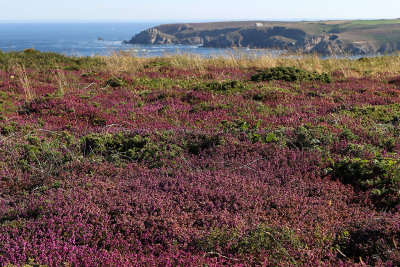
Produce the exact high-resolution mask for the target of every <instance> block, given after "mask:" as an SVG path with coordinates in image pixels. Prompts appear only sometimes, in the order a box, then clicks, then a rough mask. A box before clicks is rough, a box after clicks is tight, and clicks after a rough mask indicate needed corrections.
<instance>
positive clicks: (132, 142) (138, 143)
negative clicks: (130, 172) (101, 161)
mask: <svg viewBox="0 0 400 267" xmlns="http://www.w3.org/2000/svg"><path fill="white" fill-rule="evenodd" d="M81 144H82V146H81V149H82V152H83V154H84V155H85V156H91V155H99V156H103V157H105V159H106V160H108V161H119V160H129V161H138V162H146V163H147V164H148V165H149V167H151V168H159V167H161V166H163V165H164V163H165V160H168V159H173V158H176V157H178V156H179V155H180V154H181V151H182V149H181V148H180V147H179V146H177V145H174V144H169V142H168V140H166V139H165V138H162V137H161V140H157V141H153V140H151V139H150V137H148V136H146V135H140V134H135V133H116V134H109V133H108V134H89V135H87V136H84V137H83V138H81Z"/></svg>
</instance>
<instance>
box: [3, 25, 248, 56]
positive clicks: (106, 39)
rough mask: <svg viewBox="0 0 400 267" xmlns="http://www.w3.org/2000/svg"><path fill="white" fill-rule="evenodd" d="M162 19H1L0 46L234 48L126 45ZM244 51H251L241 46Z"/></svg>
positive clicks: (86, 52) (143, 51) (156, 51)
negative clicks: (69, 21) (82, 21)
mask: <svg viewBox="0 0 400 267" xmlns="http://www.w3.org/2000/svg"><path fill="white" fill-rule="evenodd" d="M159 24H160V23H156V22H155V23H151V22H149V23H0V50H2V51H21V50H24V49H27V48H34V49H36V50H39V51H42V52H44V51H51V52H57V53H62V54H65V55H73V56H93V55H107V54H110V53H111V52H113V51H119V50H130V51H132V52H134V53H136V54H138V55H140V56H161V55H165V54H175V53H190V54H200V55H204V56H207V55H211V54H212V55H215V54H218V55H224V54H226V53H231V52H232V49H216V48H202V47H197V46H189V45H125V44H123V43H122V41H124V40H129V39H130V38H131V37H132V36H134V35H135V34H137V33H139V32H141V31H142V30H145V29H147V28H150V27H154V26H157V25H159ZM100 37H101V39H102V40H99V38H100ZM242 50H243V51H244V52H246V51H248V50H246V49H242Z"/></svg>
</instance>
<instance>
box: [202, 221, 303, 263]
mask: <svg viewBox="0 0 400 267" xmlns="http://www.w3.org/2000/svg"><path fill="white" fill-rule="evenodd" d="M195 244H196V248H197V249H199V250H201V251H204V252H206V253H213V252H214V253H218V254H222V255H232V256H247V257H248V256H249V255H251V256H253V257H254V260H255V262H257V263H258V264H260V263H262V262H263V261H265V259H264V258H263V257H265V256H266V255H267V256H268V260H269V262H270V263H276V264H283V263H286V264H290V265H296V264H297V260H296V258H295V257H296V256H297V255H295V254H297V252H298V250H300V249H302V248H305V247H306V246H305V244H303V243H302V242H301V241H300V240H299V239H298V237H297V236H296V234H295V233H294V231H292V230H290V229H288V228H284V227H282V228H276V227H270V226H268V225H264V224H262V225H260V226H258V227H256V228H254V229H252V230H249V231H246V232H240V231H239V230H237V229H233V230H228V229H225V230H224V229H214V230H213V231H212V232H210V233H209V234H208V235H206V236H205V237H203V238H201V239H199V240H197V241H196V243H195Z"/></svg>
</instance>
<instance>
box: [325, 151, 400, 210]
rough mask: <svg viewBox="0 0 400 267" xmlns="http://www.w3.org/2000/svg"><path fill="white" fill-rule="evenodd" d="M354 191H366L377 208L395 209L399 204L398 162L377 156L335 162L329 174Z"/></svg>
mask: <svg viewBox="0 0 400 267" xmlns="http://www.w3.org/2000/svg"><path fill="white" fill-rule="evenodd" d="M331 174H332V176H333V177H335V178H338V179H339V180H340V181H342V182H343V183H345V184H351V185H353V186H354V187H355V188H356V190H361V191H368V192H369V193H370V194H371V196H372V200H373V203H374V204H375V205H376V206H377V207H382V208H395V207H396V206H397V205H399V204H400V161H399V160H398V159H393V158H385V157H381V156H377V157H375V158H374V159H372V160H368V159H360V158H351V159H349V158H346V159H343V160H341V161H338V162H336V163H335V164H334V165H333V169H332V172H331Z"/></svg>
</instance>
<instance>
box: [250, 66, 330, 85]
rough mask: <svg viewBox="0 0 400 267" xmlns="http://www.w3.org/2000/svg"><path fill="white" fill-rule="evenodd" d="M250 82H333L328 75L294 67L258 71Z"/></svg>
mask: <svg viewBox="0 0 400 267" xmlns="http://www.w3.org/2000/svg"><path fill="white" fill-rule="evenodd" d="M251 80H252V81H255V82H258V81H274V80H279V81H287V82H302V81H306V82H309V81H319V82H324V83H331V82H333V79H332V77H331V76H330V75H329V74H326V73H322V74H318V73H316V72H308V71H306V70H303V69H299V68H296V67H283V66H280V67H274V68H269V69H266V70H259V71H258V73H256V74H254V75H253V76H251Z"/></svg>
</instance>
